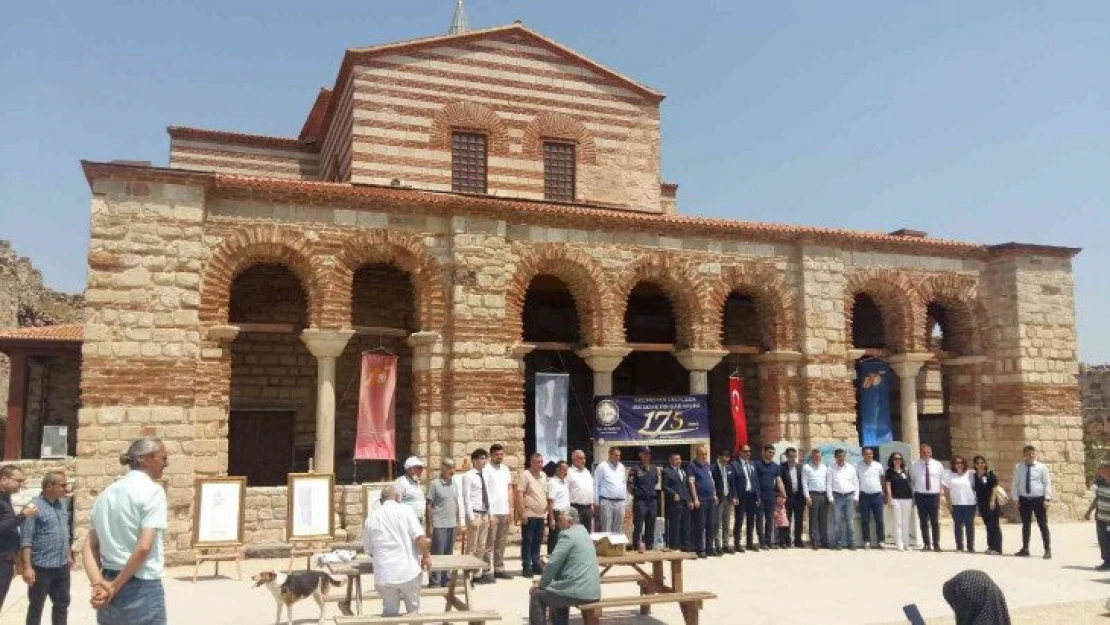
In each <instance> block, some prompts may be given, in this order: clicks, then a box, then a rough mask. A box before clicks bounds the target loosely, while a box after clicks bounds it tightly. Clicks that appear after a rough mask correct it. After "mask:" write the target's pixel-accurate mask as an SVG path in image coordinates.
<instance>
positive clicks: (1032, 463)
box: [1011, 445, 1052, 560]
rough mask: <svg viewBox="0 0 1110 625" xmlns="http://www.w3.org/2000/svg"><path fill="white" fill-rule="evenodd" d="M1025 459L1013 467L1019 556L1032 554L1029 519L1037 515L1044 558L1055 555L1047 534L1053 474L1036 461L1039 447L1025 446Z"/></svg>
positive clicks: (1017, 554) (1023, 453)
mask: <svg viewBox="0 0 1110 625" xmlns="http://www.w3.org/2000/svg"><path fill="white" fill-rule="evenodd" d="M1022 455H1024V456H1025V461H1024V462H1019V463H1018V464H1017V465H1016V466H1015V467H1014V480H1013V491H1011V492H1012V494H1013V499H1014V501H1015V505H1016V506H1017V509H1018V513H1019V514H1020V515H1021V551H1019V552H1017V553H1015V554H1014V555H1016V556H1021V557H1029V535H1030V534H1031V533H1032V529H1033V528H1032V527H1031V526H1030V522H1031V521H1032V517H1033V516H1034V515H1036V517H1037V528H1038V529H1040V531H1041V542H1042V543H1043V544H1044V559H1045V560H1050V559H1051V558H1052V541H1051V538H1050V536H1049V533H1048V511H1047V510H1046V509H1045V504H1047V503H1049V502H1050V501H1052V474H1050V473H1049V472H1048V466H1046V465H1045V464H1044V463H1041V462H1038V461H1037V450H1036V448H1035V447H1033V446H1032V445H1026V446H1025V449H1023V450H1022Z"/></svg>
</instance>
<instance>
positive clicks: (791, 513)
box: [782, 447, 806, 547]
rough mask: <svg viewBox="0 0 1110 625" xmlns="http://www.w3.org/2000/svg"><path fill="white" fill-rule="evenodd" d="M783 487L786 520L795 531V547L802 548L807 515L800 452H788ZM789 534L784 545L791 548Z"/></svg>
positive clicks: (793, 450) (791, 448)
mask: <svg viewBox="0 0 1110 625" xmlns="http://www.w3.org/2000/svg"><path fill="white" fill-rule="evenodd" d="M782 485H783V487H784V488H785V489H786V518H788V519H790V526H791V527H792V528H793V529H794V546H795V547H801V546H802V519H803V518H804V517H805V513H806V493H805V489H804V488H802V463H800V462H798V450H797V449H794V448H793V447H790V448H788V449H787V450H786V462H783V463H782ZM789 541H790V535H789V533H788V534H787V535H786V536H784V537H783V541H782V542H783V544H784V545H786V546H789Z"/></svg>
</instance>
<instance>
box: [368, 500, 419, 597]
mask: <svg viewBox="0 0 1110 625" xmlns="http://www.w3.org/2000/svg"><path fill="white" fill-rule="evenodd" d="M381 501H382V505H381V507H380V508H378V510H377V511H376V512H374V514H373V515H371V516H370V518H369V519H366V523H365V525H363V528H362V547H363V549H365V551H366V553H367V554H369V555H370V557H371V558H373V560H374V586H375V587H376V588H377V590H378V592H380V593H381V595H382V616H398V615H399V614H400V610H401V602H402V601H404V602H405V613H406V614H415V613H417V612H419V611H420V583H421V580H422V579H423V576H424V573H423V569H427V568H429V567H431V565H432V556H431V555H430V554H429V553H428V547H429V545H430V541H429V540H428V537H427V536H425V535H424V527H423V526H422V525H421V523H420V521H419V520H417V518H416V513H415V512H413V510H412V507H411V506H406V505H401V493H400V491H399V490H398V489H397V487H396V486H392V485H391V486H386V487H385V490H383V491H382V498H381Z"/></svg>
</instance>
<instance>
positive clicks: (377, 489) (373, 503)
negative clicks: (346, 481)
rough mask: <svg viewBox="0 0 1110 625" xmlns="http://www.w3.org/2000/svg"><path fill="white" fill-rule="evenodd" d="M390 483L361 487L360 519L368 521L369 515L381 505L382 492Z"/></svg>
mask: <svg viewBox="0 0 1110 625" xmlns="http://www.w3.org/2000/svg"><path fill="white" fill-rule="evenodd" d="M390 484H392V482H385V483H380V482H379V483H372V484H363V485H362V518H363V520H365V519H369V518H370V515H371V514H373V512H374V511H375V510H377V509H378V508H380V507H381V505H382V491H383V490H385V487H386V486H389V485H390Z"/></svg>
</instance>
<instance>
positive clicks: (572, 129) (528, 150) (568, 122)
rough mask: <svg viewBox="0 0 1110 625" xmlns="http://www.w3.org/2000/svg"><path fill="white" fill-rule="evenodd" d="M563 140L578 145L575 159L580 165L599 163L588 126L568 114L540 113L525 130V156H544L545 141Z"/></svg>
mask: <svg viewBox="0 0 1110 625" xmlns="http://www.w3.org/2000/svg"><path fill="white" fill-rule="evenodd" d="M545 138H547V139H563V140H567V141H571V142H573V143H575V144H576V146H577V148H576V149H575V159H576V160H577V162H578V164H579V165H582V164H588V165H592V164H594V163H596V162H597V147H596V146H595V145H594V138H593V135H591V134H590V131H589V130H586V125H585V124H583V123H582V122H581V121H579V120H578V119H576V118H574V117H571V116H570V115H567V114H566V113H540V114H539V115H537V116H536V117H535V118H533V119H532V121H530V122H528V126H527V127H525V129H524V146H523V147H524V156H526V157H529V158H537V159H538V158H540V157H541V156H543V139H545Z"/></svg>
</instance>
